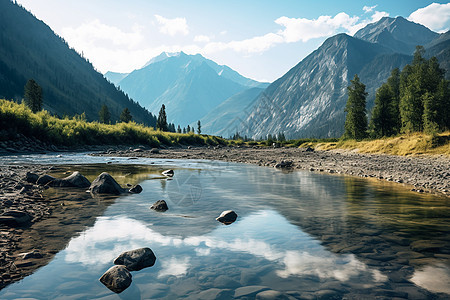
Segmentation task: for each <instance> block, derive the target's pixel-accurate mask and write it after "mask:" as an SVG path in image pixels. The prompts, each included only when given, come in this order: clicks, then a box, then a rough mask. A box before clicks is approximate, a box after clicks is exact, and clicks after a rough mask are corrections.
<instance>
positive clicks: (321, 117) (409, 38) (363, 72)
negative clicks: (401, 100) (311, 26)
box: [237, 17, 450, 138]
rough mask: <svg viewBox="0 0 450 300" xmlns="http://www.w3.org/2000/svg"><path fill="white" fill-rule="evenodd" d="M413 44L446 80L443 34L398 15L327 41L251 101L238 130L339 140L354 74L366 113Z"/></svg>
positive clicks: (407, 59) (446, 53)
mask: <svg viewBox="0 0 450 300" xmlns="http://www.w3.org/2000/svg"><path fill="white" fill-rule="evenodd" d="M416 45H424V46H426V50H427V52H426V53H427V55H436V56H437V57H438V59H439V61H440V64H441V67H443V68H445V69H446V70H447V76H448V71H449V69H448V64H449V57H450V55H449V54H450V53H449V36H448V33H446V34H441V35H439V34H437V33H435V32H433V31H431V30H429V29H428V28H426V27H424V26H422V25H419V24H416V23H413V22H410V21H407V20H406V19H404V18H402V17H397V18H382V19H381V20H380V21H378V22H376V23H373V24H369V25H367V26H366V27H365V28H362V29H361V30H359V31H358V32H357V33H356V34H355V36H354V37H351V36H348V35H346V34H338V35H336V36H333V37H331V38H329V39H327V40H326V41H325V42H324V43H323V44H322V45H321V46H320V47H319V48H318V49H317V50H315V51H314V52H313V53H311V54H310V55H309V56H307V57H306V58H305V59H303V60H302V61H301V62H300V63H298V64H297V65H296V66H295V67H293V68H292V69H291V70H289V71H288V72H287V73H286V74H285V75H284V76H282V77H281V78H279V79H278V80H276V81H275V82H273V83H272V84H271V85H270V86H269V87H267V89H266V90H265V91H264V92H263V93H261V94H260V96H259V97H258V98H257V99H256V100H255V101H254V102H252V109H253V110H252V111H251V112H250V113H249V114H248V115H247V117H246V118H245V121H244V122H241V125H240V126H239V128H238V129H237V130H238V131H239V133H240V134H241V135H247V136H249V137H253V138H265V137H266V135H267V134H269V133H270V134H278V133H280V132H284V134H285V135H286V136H287V137H288V138H300V137H339V136H341V135H342V133H343V131H344V122H345V112H344V109H345V105H346V102H347V87H348V86H349V84H350V80H351V79H353V77H354V75H355V74H358V76H359V77H360V79H361V81H362V82H363V83H364V84H365V85H366V91H367V92H368V97H367V109H368V112H370V110H371V108H372V107H373V105H374V99H375V91H376V89H377V88H378V87H379V86H380V85H381V84H382V83H383V82H385V81H386V79H387V78H388V77H389V75H390V73H391V71H392V69H394V68H400V69H402V68H403V67H404V66H405V65H406V64H408V63H411V60H412V54H413V52H414V50H415V47H416Z"/></svg>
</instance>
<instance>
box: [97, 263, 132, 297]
mask: <svg viewBox="0 0 450 300" xmlns="http://www.w3.org/2000/svg"><path fill="white" fill-rule="evenodd" d="M131 277H132V276H131V274H130V272H128V270H127V269H126V268H125V266H113V267H111V268H109V269H108V271H106V272H105V273H104V274H103V275H102V277H100V282H101V283H103V284H104V285H105V286H106V287H107V288H108V289H110V290H111V291H113V292H114V293H121V292H123V291H124V290H126V289H127V288H128V287H129V286H130V284H131Z"/></svg>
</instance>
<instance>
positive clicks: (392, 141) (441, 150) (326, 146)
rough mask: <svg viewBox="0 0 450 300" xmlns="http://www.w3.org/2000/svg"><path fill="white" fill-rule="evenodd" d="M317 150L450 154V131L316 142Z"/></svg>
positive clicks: (394, 153)
mask: <svg viewBox="0 0 450 300" xmlns="http://www.w3.org/2000/svg"><path fill="white" fill-rule="evenodd" d="M313 146H314V148H315V149H317V150H333V149H346V150H355V151H357V152H360V153H377V154H392V155H402V156H404V155H420V154H444V155H449V156H450V131H447V132H444V133H440V134H437V135H434V136H433V135H428V134H424V133H414V134H409V135H401V136H396V137H390V138H383V139H376V140H364V141H355V140H341V141H338V142H336V143H316V144H314V145H313Z"/></svg>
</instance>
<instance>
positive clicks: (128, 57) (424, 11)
mask: <svg viewBox="0 0 450 300" xmlns="http://www.w3.org/2000/svg"><path fill="white" fill-rule="evenodd" d="M17 2H19V3H20V4H22V5H23V6H24V7H25V8H27V9H28V10H30V11H31V12H32V13H33V14H34V15H35V16H36V17H37V18H38V19H41V20H43V21H44V22H45V23H47V24H48V25H49V26H50V27H51V28H52V29H53V30H54V31H55V32H56V33H57V34H59V35H60V36H62V37H64V38H65V40H66V41H67V42H68V43H69V45H70V46H71V47H73V48H75V49H76V50H77V51H78V52H80V53H83V55H84V56H85V57H87V58H88V59H89V60H90V61H91V62H92V63H93V65H94V66H95V67H96V68H97V69H98V70H99V71H100V72H102V73H105V72H106V71H116V72H131V71H132V70H134V69H138V68H140V67H142V66H143V65H144V64H145V63H146V62H147V61H148V60H150V59H151V58H152V57H154V56H157V55H158V54H160V53H161V52H163V51H167V52H177V51H184V52H186V53H188V54H196V53H201V54H202V55H203V56H205V57H207V58H210V59H212V60H214V61H216V62H217V63H219V64H225V65H228V66H230V67H231V68H233V69H235V70H236V71H238V72H239V73H241V74H242V75H244V76H247V77H250V78H253V79H257V80H261V81H273V80H275V79H277V78H279V77H280V76H282V75H283V74H284V73H286V72H287V71H288V70H289V69H290V68H292V67H293V66H295V65H296V64H297V63H298V62H300V61H301V60H302V59H303V58H304V57H306V56H307V55H308V54H309V53H311V52H312V51H313V50H315V49H316V48H317V47H318V46H320V44H322V42H323V41H324V40H325V39H326V38H328V37H330V36H332V35H335V34H337V33H342V32H343V33H347V34H350V35H352V34H354V33H355V32H356V31H357V30H358V29H359V28H362V27H364V26H365V25H366V24H368V23H370V22H373V21H377V20H379V19H380V18H381V17H383V16H390V17H396V16H403V17H405V18H408V19H410V20H412V21H414V22H416V23H420V24H423V25H425V26H427V27H429V28H430V29H432V30H434V31H438V32H444V31H447V30H448V29H449V28H450V3H449V2H447V1H437V2H432V1H419V0H389V1H384V0H383V1H356V0H355V1H331V0H330V1H329V0H327V1H303V0H284V1H283V0H280V1H268V0H252V1H243V0H240V1H238V0H227V1H212V0H209V1H208V0H189V1H188V0H172V1H162V0H128V1H111V0H109V1H108V0H95V1H92V0H76V1H75V0H65V1H59V0H18V1H17Z"/></svg>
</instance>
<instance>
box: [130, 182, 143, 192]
mask: <svg viewBox="0 0 450 300" xmlns="http://www.w3.org/2000/svg"><path fill="white" fill-rule="evenodd" d="M128 191H129V192H130V193H132V194H140V193H141V192H142V186H140V185H139V184H137V185H135V186H133V187H132V188H131V189H129V190H128Z"/></svg>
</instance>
